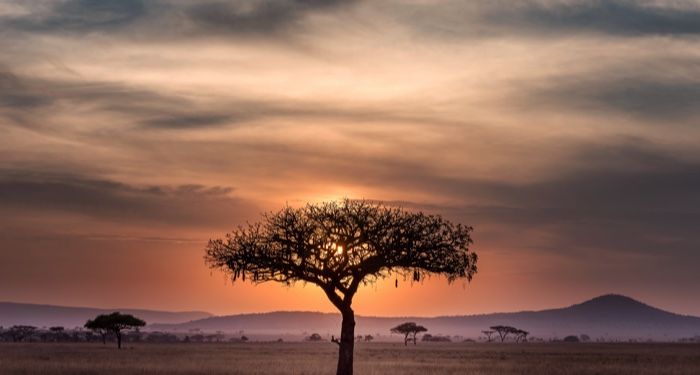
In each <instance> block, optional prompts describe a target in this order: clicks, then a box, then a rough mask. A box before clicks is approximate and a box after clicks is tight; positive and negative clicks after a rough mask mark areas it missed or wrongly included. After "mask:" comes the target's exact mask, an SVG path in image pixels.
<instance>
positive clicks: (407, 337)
mask: <svg viewBox="0 0 700 375" xmlns="http://www.w3.org/2000/svg"><path fill="white" fill-rule="evenodd" d="M427 331H428V329H427V328H425V327H423V326H420V325H417V324H416V323H414V322H406V323H401V324H399V325H397V326H396V327H394V328H392V329H391V332H392V333H399V334H402V335H404V339H403V344H404V345H408V342H409V341H413V345H416V341H417V340H416V335H417V334H419V333H421V332H427Z"/></svg>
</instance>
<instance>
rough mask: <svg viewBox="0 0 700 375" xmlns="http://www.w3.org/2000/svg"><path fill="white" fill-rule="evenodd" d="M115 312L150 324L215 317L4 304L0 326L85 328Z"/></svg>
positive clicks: (202, 313)
mask: <svg viewBox="0 0 700 375" xmlns="http://www.w3.org/2000/svg"><path fill="white" fill-rule="evenodd" d="M114 311H121V312H122V313H127V314H133V315H135V316H138V317H139V318H141V319H144V320H145V321H146V322H147V323H149V324H151V323H165V324H175V323H183V322H188V321H191V320H200V319H205V318H209V317H211V316H212V315H211V314H209V313H206V312H201V311H187V312H170V311H157V310H139V309H96V308H90V307H66V306H53V305H37V304H28V303H14V302H0V326H5V327H8V326H12V325H16V324H28V325H33V326H37V327H44V326H46V327H50V326H63V327H66V328H73V327H81V326H82V325H83V324H85V321H87V320H88V319H91V318H94V317H95V316H97V315H99V314H107V313H111V312H114Z"/></svg>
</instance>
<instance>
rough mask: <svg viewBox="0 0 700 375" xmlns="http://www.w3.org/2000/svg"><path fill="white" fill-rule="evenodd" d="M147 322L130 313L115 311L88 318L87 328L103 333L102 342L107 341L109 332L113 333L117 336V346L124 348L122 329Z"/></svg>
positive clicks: (143, 324) (141, 325) (140, 325)
mask: <svg viewBox="0 0 700 375" xmlns="http://www.w3.org/2000/svg"><path fill="white" fill-rule="evenodd" d="M145 325H146V322H144V321H143V320H141V319H139V318H137V317H135V316H133V315H129V314H122V313H120V312H113V313H111V314H109V315H98V316H97V317H96V318H95V319H94V320H88V321H87V322H86V323H85V328H88V329H91V330H93V331H95V332H98V333H100V334H101V335H102V343H103V344H105V343H106V336H107V333H108V332H110V333H113V334H114V335H115V336H116V337H117V348H118V349H121V348H122V331H123V330H126V329H132V328H136V327H143V326H145Z"/></svg>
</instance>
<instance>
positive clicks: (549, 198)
mask: <svg viewBox="0 0 700 375" xmlns="http://www.w3.org/2000/svg"><path fill="white" fill-rule="evenodd" d="M698 17H700V7H699V6H697V5H695V4H691V3H688V2H680V1H671V0H664V1H635V2H632V1H620V2H615V3H613V2H599V1H592V0H566V1H564V0H556V1H555V0H537V1H535V0H532V1H523V2H519V3H518V5H513V4H512V3H511V2H501V1H493V2H459V1H440V2H428V1H418V0H415V1H408V2H395V1H377V2H370V1H349V2H334V1H329V2H318V3H316V2H303V1H293V0H280V1H276V2H272V3H270V4H267V5H263V4H262V3H261V2H260V1H256V0H251V1H242V2H235V3H232V4H228V3H224V2H218V1H213V0H211V1H210V0H207V1H197V2H194V1H186V0H178V1H172V2H145V1H141V0H129V1H116V0H114V1H111V0H109V1H103V2H99V3H92V2H82V1H79V0H65V1H37V2H31V3H24V2H20V3H16V2H12V1H0V49H2V50H3V51H5V53H3V54H2V56H0V300H10V301H24V302H37V303H53V304H63V305H86V306H99V307H142V308H153V309H171V310H186V309H197V310H206V311H210V312H214V313H219V314H223V313H235V312H253V311H270V310H297V309H304V310H321V311H332V310H333V309H332V306H331V305H330V303H328V302H327V301H326V300H325V297H324V296H323V295H322V293H320V292H319V291H318V290H316V289H314V288H313V287H311V286H307V287H305V288H304V287H301V286H297V287H293V288H285V287H282V286H278V285H263V286H257V287H253V286H251V285H248V284H236V285H234V286H231V285H229V284H227V283H225V282H224V280H223V276H222V275H220V274H218V273H216V272H214V273H213V274H212V273H211V272H210V271H209V270H208V269H207V268H206V267H205V265H204V262H203V259H202V257H203V253H204V244H205V243H206V241H207V239H209V238H211V237H219V236H222V235H223V234H224V233H225V232H226V231H227V230H228V229H230V228H232V227H234V226H235V225H238V224H242V223H244V222H245V221H246V220H256V218H258V215H259V213H260V212H263V211H267V210H275V209H278V208H280V207H282V206H283V205H285V204H287V203H288V204H291V205H298V204H302V203H304V202H309V201H311V202H317V201H323V200H329V199H338V198H342V197H349V198H368V199H376V200H383V201H389V202H400V203H401V204H402V205H404V206H405V207H407V208H409V209H415V210H425V211H429V212H433V213H439V214H443V215H445V216H446V217H448V218H449V219H451V220H454V221H458V222H463V223H465V224H469V225H473V226H474V227H475V228H476V229H475V232H474V238H475V245H474V250H475V251H476V252H477V253H478V254H479V255H480V259H481V260H480V263H479V268H480V271H479V273H478V274H477V276H476V277H475V279H474V281H473V282H472V283H471V284H469V285H462V284H460V283H457V284H456V285H452V286H448V285H447V284H446V282H445V281H444V280H440V279H433V280H429V281H426V282H425V283H422V284H419V285H414V286H412V287H411V286H410V285H408V284H407V283H402V284H401V286H400V287H399V288H398V289H396V288H394V287H393V283H392V282H387V283H379V284H377V285H376V286H373V287H368V288H364V289H362V290H361V291H360V293H359V294H358V296H357V298H356V303H355V307H356V311H357V312H358V313H359V314H364V315H440V314H463V313H483V312H492V311H503V310H508V311H512V310H522V309H540V308H546V307H554V306H563V305H568V304H572V303H575V302H579V301H581V300H583V299H586V298H590V297H593V296H596V295H598V294H605V293H611V292H614V293H621V294H628V295H630V296H632V297H634V298H637V299H640V300H643V301H645V302H647V303H651V304H654V305H658V306H661V307H665V308H668V309H671V310H674V311H678V312H682V313H689V314H696V315H700V302H698V301H697V299H696V298H695V295H696V293H697V292H696V290H695V289H696V288H697V285H700V276H698V273H697V272H696V270H695V267H694V265H695V264H697V262H698V261H700V258H698V252H697V249H698V247H699V246H700V242H699V240H698V237H697V234H696V231H697V223H698V222H700V211H699V209H698V207H700V196H699V194H698V191H700V152H698V148H697V140H698V139H700V130H699V129H700V128H698V127H697V123H698V120H699V119H700V110H699V109H698V108H700V107H698V106H697V98H698V97H699V96H700V68H699V67H700V63H699V62H700V39H699V38H700V28H698V27H697V19H698ZM592 19H593V20H595V21H594V22H593V21H591V20H592ZM631 20H632V21H631Z"/></svg>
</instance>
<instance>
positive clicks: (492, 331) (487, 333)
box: [481, 330, 496, 342]
mask: <svg viewBox="0 0 700 375" xmlns="http://www.w3.org/2000/svg"><path fill="white" fill-rule="evenodd" d="M481 333H483V334H484V335H486V339H487V340H488V342H491V341H493V338H492V336H493V334H494V333H496V331H494V330H486V331H481Z"/></svg>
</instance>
